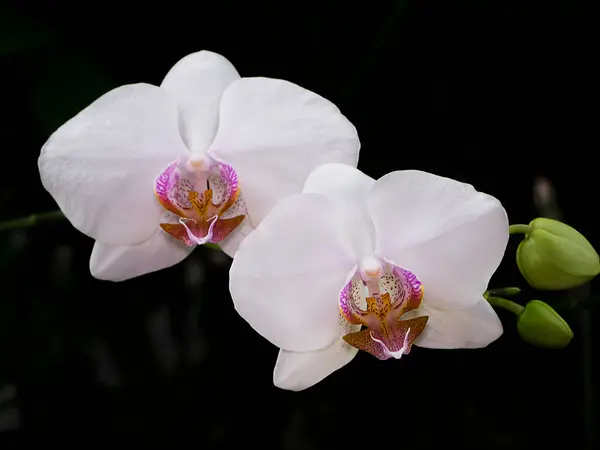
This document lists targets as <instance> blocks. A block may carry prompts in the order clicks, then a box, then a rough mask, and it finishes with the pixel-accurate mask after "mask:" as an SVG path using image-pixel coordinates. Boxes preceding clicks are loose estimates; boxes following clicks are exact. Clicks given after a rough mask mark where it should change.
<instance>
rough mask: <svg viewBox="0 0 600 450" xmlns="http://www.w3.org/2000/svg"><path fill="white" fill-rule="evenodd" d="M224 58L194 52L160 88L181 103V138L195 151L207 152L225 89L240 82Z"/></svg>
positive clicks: (233, 68) (180, 61)
mask: <svg viewBox="0 0 600 450" xmlns="http://www.w3.org/2000/svg"><path fill="white" fill-rule="evenodd" d="M239 78H240V76H239V74H238V73H237V71H236V70H235V67H233V65H232V64H231V63H230V62H229V61H227V59H225V58H224V57H223V56H221V55H218V54H216V53H213V52H209V51H206V50H203V51H200V52H196V53H192V54H191V55H187V56H186V57H184V58H182V59H181V60H179V61H178V62H177V64H175V65H174V66H173V68H172V69H171V70H170V71H169V73H168V74H167V76H166V77H165V79H164V80H163V82H162V84H161V87H162V88H163V89H165V90H166V91H167V92H168V93H169V94H170V95H172V96H173V97H174V98H175V99H176V100H177V102H178V103H179V110H180V112H181V120H180V123H179V127H180V130H181V135H182V136H183V139H184V141H185V143H186V144H187V146H188V148H189V149H190V150H192V151H193V152H205V151H206V150H207V149H208V146H209V145H210V143H211V142H212V140H213V138H214V137H215V133H216V131H217V124H218V123H219V103H220V102H221V96H222V95H223V92H224V91H225V89H226V88H227V87H228V86H229V85H230V84H231V83H233V82H234V81H235V80H237V79H239Z"/></svg>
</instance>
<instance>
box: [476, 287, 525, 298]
mask: <svg viewBox="0 0 600 450" xmlns="http://www.w3.org/2000/svg"><path fill="white" fill-rule="evenodd" d="M520 292H521V289H519V288H518V287H505V288H500V289H490V290H488V291H486V293H485V296H486V297H490V296H491V297H514V296H515V295H517V294H518V293H520Z"/></svg>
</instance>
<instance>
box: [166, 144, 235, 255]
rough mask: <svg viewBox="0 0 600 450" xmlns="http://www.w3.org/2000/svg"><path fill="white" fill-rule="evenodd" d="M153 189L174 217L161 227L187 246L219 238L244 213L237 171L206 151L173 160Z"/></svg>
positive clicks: (214, 241)
mask: <svg viewBox="0 0 600 450" xmlns="http://www.w3.org/2000/svg"><path fill="white" fill-rule="evenodd" d="M190 168H191V169H194V170H190ZM154 192H155V194H156V198H157V199H158V201H159V203H160V204H161V205H162V207H163V208H164V209H165V210H166V211H168V212H170V213H171V214H173V215H174V216H176V218H177V219H176V221H174V222H172V223H161V224H160V227H161V228H162V229H163V230H164V231H165V232H167V233H168V234H170V235H171V236H173V237H175V238H176V239H178V240H180V241H182V242H183V243H184V244H185V245H187V246H193V245H202V244H205V243H208V242H211V243H217V242H221V241H222V240H223V239H225V238H226V237H227V236H228V235H229V234H231V232H233V230H235V228H237V227H238V226H239V225H240V224H241V223H242V222H243V220H244V218H245V217H246V214H245V205H244V204H243V200H242V199H241V197H240V187H239V182H238V177H237V173H236V171H235V170H234V169H233V168H232V167H231V166H229V165H227V164H224V163H219V162H217V161H215V160H213V159H212V158H210V157H207V156H205V155H192V156H191V157H190V158H188V160H187V161H186V163H185V164H182V163H181V159H180V158H178V159H176V160H175V161H173V162H172V163H171V164H169V165H168V166H167V167H166V168H165V170H163V171H162V172H161V173H160V174H159V175H158V177H157V178H156V180H155V183H154ZM236 205H237V207H236ZM238 210H239V212H241V214H236V212H238Z"/></svg>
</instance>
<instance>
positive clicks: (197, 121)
mask: <svg viewBox="0 0 600 450" xmlns="http://www.w3.org/2000/svg"><path fill="white" fill-rule="evenodd" d="M359 147H360V144H359V140H358V137H357V134H356V130H355V128H354V127H353V126H352V124H351V123H350V122H349V121H348V120H347V119H346V118H345V117H344V116H343V115H342V114H341V113H340V111H339V110H338V109H337V108H336V107H335V105H333V104H332V103H331V102H329V101H328V100H326V99H324V98H322V97H320V96H318V95H316V94H314V93H313V92H310V91H308V90H306V89H304V88H301V87H299V86H297V85H295V84H292V83H290V82H287V81H283V80H276V79H269V78H240V76H239V75H238V73H237V72H236V70H235V68H234V67H233V66H232V65H231V64H230V63H229V61H227V60H226V59H225V58H223V57H222V56H220V55H217V54H215V53H212V52H208V51H201V52H198V53H194V54H191V55H188V56H186V57H185V58H183V59H182V60H180V61H179V62H178V63H177V64H175V66H174V67H173V68H172V69H171V70H170V71H169V73H168V74H167V76H166V77H165V79H164V80H163V82H162V83H161V85H160V87H159V86H152V85H150V84H144V83H141V84H132V85H126V86H121V87H119V88H116V89H114V90H112V91H110V92H108V93H107V94H105V95H103V96H102V97H100V98H99V99H98V100H96V101H95V102H93V103H92V104H91V105H89V106H88V107H87V108H86V109H84V110H83V111H82V112H80V113H79V114H78V115H76V116H75V117H74V118H72V119H71V120H69V121H68V122H67V123H66V124H64V125H63V126H62V127H61V128H59V129H58V130H57V131H56V132H55V133H54V134H53V135H52V136H51V137H50V138H49V140H48V141H47V142H46V144H45V145H44V147H43V148H42V153H41V156H40V158H39V169H40V173H41V178H42V183H43V185H44V187H45V188H46V189H47V190H48V192H50V194H51V195H52V196H53V197H54V199H55V200H56V202H57V203H58V206H59V207H60V209H61V210H62V211H63V212H64V214H65V215H66V217H67V218H68V219H69V220H70V221H71V223H72V224H73V225H74V226H75V227H76V228H77V229H78V230H80V231H81V232H83V233H85V234H87V235H88V236H91V237H92V238H94V239H95V240H96V243H95V245H94V249H93V252H92V256H91V260H90V269H91V272H92V274H93V275H94V276H95V277H96V278H100V279H106V280H113V281H120V280H124V279H128V278H132V277H135V276H138V275H142V274H145V273H148V272H152V271H156V270H160V269H163V268H166V267H169V266H172V265H174V264H176V263H178V262H180V261H181V260H183V259H184V258H185V257H186V256H187V255H188V254H189V253H190V252H191V251H192V249H193V248H194V246H195V245H196V244H203V243H206V242H213V243H216V242H218V243H219V244H220V245H221V247H222V248H223V250H224V251H225V252H226V253H227V254H229V255H233V254H234V253H235V251H236V250H237V247H238V245H239V243H240V241H241V240H242V239H243V238H244V237H245V236H246V235H247V234H248V233H249V232H250V231H252V229H253V228H254V227H255V226H256V225H258V224H259V223H260V221H261V220H262V219H263V217H265V215H266V214H267V213H268V212H269V211H270V210H271V208H272V207H273V206H274V205H275V204H276V203H277V202H278V201H279V200H281V199H282V198H284V197H286V196H288V195H291V194H295V193H299V192H301V190H302V186H303V185H304V181H305V180H306V177H307V176H308V175H309V173H310V172H311V171H312V170H313V169H314V168H316V167H317V166H319V165H320V164H323V163H326V162H342V163H346V164H351V165H354V166H356V164H357V160H358V152H359Z"/></svg>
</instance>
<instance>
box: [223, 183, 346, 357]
mask: <svg viewBox="0 0 600 450" xmlns="http://www.w3.org/2000/svg"><path fill="white" fill-rule="evenodd" d="M339 227H340V225H339V217H338V216H337V214H336V212H335V210H334V209H333V208H332V207H331V203H330V202H329V200H327V199H326V198H325V197H322V196H319V195H316V194H298V195H295V196H292V197H290V198H288V199H286V200H284V201H282V202H281V203H280V204H279V205H278V206H277V207H276V208H275V209H274V210H273V211H272V212H271V214H269V216H267V218H265V220H264V221H263V222H262V223H261V224H260V225H259V226H258V227H257V228H256V230H255V231H253V232H252V233H251V234H250V235H249V236H248V237H247V238H246V239H245V240H244V241H243V242H242V244H241V245H240V247H239V249H238V251H237V253H236V256H235V259H234V261H233V264H232V266H231V270H230V283H229V287H230V291H231V296H232V299H233V302H234V305H235V308H236V310H237V311H238V313H239V314H240V315H241V316H242V317H243V318H244V319H245V320H246V321H248V323H249V324H250V325H251V326H252V327H253V328H254V329H255V330H256V331H257V332H258V333H260V334H261V335H262V336H263V337H265V338H266V339H268V340H269V341H271V342H272V343H273V344H275V345H276V346H277V347H280V348H283V349H285V350H293V351H310V350H318V349H321V348H324V347H326V346H328V345H330V344H331V343H333V342H334V341H335V340H336V339H337V338H339V330H338V322H339V310H338V296H339V292H340V290H341V289H342V287H343V286H344V285H345V282H346V278H347V276H348V272H349V271H350V269H351V268H352V267H353V266H354V264H355V262H354V260H353V257H352V249H351V246H350V244H349V243H347V242H346V241H345V240H344V239H343V237H342V236H341V234H340V233H339Z"/></svg>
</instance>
